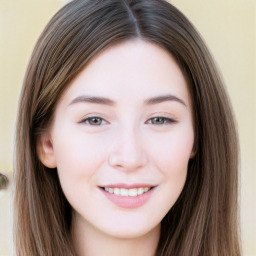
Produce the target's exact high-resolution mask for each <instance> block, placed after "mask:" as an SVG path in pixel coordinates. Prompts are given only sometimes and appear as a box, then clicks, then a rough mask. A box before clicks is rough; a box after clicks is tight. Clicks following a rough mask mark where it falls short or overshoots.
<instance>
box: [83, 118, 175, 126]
mask: <svg viewBox="0 0 256 256" xmlns="http://www.w3.org/2000/svg"><path fill="white" fill-rule="evenodd" d="M93 119H94V120H95V119H96V120H98V121H99V120H100V124H95V123H94V124H92V123H90V121H92V120H93ZM157 119H158V120H161V121H162V123H158V124H154V123H152V121H153V120H154V121H156V120H157ZM149 121H150V123H149V124H153V125H167V124H174V123H176V122H177V121H176V120H175V119H172V118H167V117H162V116H155V117H152V118H150V119H149V120H148V121H147V122H149ZM102 122H105V123H104V124H106V123H107V122H106V121H105V120H104V119H103V118H101V117H98V116H91V117H88V118H85V119H83V120H82V121H80V122H79V123H84V124H87V125H91V126H101V125H103V124H102Z"/></svg>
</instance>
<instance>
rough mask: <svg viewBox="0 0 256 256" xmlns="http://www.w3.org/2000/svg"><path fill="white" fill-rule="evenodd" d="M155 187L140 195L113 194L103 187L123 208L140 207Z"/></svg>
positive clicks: (108, 195)
mask: <svg viewBox="0 0 256 256" xmlns="http://www.w3.org/2000/svg"><path fill="white" fill-rule="evenodd" d="M153 190H154V188H152V189H150V190H149V191H148V192H146V193H144V194H142V195H139V196H134V197H133V196H117V195H115V194H111V193H109V192H107V191H105V190H104V189H102V188H101V191H102V192H103V194H104V195H105V196H106V197H107V198H108V199H109V200H110V201H111V202H112V203H114V204H115V205H117V206H118V207H122V208H128V209H133V208H138V207H140V206H142V205H144V204H145V203H146V202H147V201H148V200H149V199H150V197H151V195H152V193H153Z"/></svg>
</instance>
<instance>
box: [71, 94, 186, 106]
mask: <svg viewBox="0 0 256 256" xmlns="http://www.w3.org/2000/svg"><path fill="white" fill-rule="evenodd" d="M166 101H175V102H178V103H181V104H182V105H184V106H185V107H187V104H186V103H185V102H184V101H183V100H182V99H180V98H178V97H176V96H174V95H171V94H168V95H161V96H156V97H153V98H149V99H146V100H145V101H144V104H145V105H154V104H159V103H162V102H166ZM75 103H93V104H102V105H107V106H114V105H116V102H115V101H113V100H111V99H109V98H105V97H98V96H86V95H81V96H78V97H76V98H75V99H73V100H72V101H71V103H70V104H69V105H73V104H75Z"/></svg>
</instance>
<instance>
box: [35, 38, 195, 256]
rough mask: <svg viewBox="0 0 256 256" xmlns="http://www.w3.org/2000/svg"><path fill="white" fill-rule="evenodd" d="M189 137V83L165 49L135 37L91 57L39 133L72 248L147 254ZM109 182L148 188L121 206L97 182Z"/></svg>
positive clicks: (189, 148) (182, 174)
mask: <svg viewBox="0 0 256 256" xmlns="http://www.w3.org/2000/svg"><path fill="white" fill-rule="evenodd" d="M193 144H194V129H193V114H192V105H191V99H190V95H189V92H188V88H187V83H186V80H185V78H184V76H183V74H182V72H181V70H180V68H179V67H178V65H177V64H176V62H175V61H174V59H173V57H172V56H171V55H170V54H169V53H168V52H167V51H165V50H164V49H162V48H161V47H160V46H157V45H155V44H153V43H149V42H145V41H142V40H139V39H136V40H130V41H127V42H123V43H120V44H117V45H114V46H111V47H110V48H107V49H105V50H104V51H103V52H102V53H100V54H99V55H98V56H96V57H95V58H94V59H93V60H92V61H91V62H90V63H89V64H88V65H87V66H86V67H85V68H84V70H83V71H82V72H81V73H80V74H79V75H78V76H77V77H76V78H75V79H74V81H72V83H71V84H70V86H69V87H68V88H67V90H66V91H65V92H64V94H63V95H62V97H61V99H60V101H59V102H58V104H57V108H56V111H55V113H54V119H53V121H52V123H51V124H50V126H49V128H48V130H47V132H46V133H45V134H43V135H42V136H41V137H40V139H39V140H38V155H39V158H40V160H41V161H42V162H43V164H44V165H46V166H47V167H49V168H55V167H57V171H58V175H59V179H60V183H61V186H62V189H63V192H64V194H65V196H66V198H67V200H68V201H69V203H70V205H71V206H72V208H73V219H72V233H71V236H72V240H73V242H74V246H75V248H76V250H77V253H78V255H79V256H86V255H90V256H99V255H105V256H108V255H109V256H110V255H111V256H115V255H118V256H120V255H122V256H125V255H129V256H130V255H133V256H136V255H148V256H153V255H154V254H155V251H156V248H157V244H158V241H159V235H160V225H161V220H162V219H163V218H164V216H165V215H166V214H167V212H168V211H169V210H170V209H171V208H172V206H173V205H174V203H175V202H176V200H177V199H178V197H179V195H180V193H181V191H182V189H183V187H184V184H185V180H186V175H187V167H188V162H189V160H190V158H191V157H193V154H194V152H193ZM52 171H55V170H52ZM115 183H124V184H128V185H131V184H138V183H145V184H149V185H151V186H154V189H153V191H152V195H151V196H150V198H149V200H148V201H147V202H146V203H145V204H143V205H142V206H140V207H135V208H132V209H127V208H123V207H119V206H117V205H116V204H114V203H113V202H111V201H110V200H109V199H108V198H106V196H105V195H104V194H103V190H102V189H101V188H100V187H104V185H107V184H115Z"/></svg>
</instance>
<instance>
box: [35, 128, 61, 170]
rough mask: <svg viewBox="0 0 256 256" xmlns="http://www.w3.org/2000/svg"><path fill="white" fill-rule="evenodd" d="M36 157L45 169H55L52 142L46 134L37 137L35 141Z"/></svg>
mask: <svg viewBox="0 0 256 256" xmlns="http://www.w3.org/2000/svg"><path fill="white" fill-rule="evenodd" d="M37 156H38V158H39V160H40V161H41V162H42V164H43V165H45V166H46V167H48V168H56V167H57V164H56V159H55V154H54V149H53V144H52V140H51V137H50V134H49V133H48V132H46V133H43V134H41V135H39V137H38V139H37Z"/></svg>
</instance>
